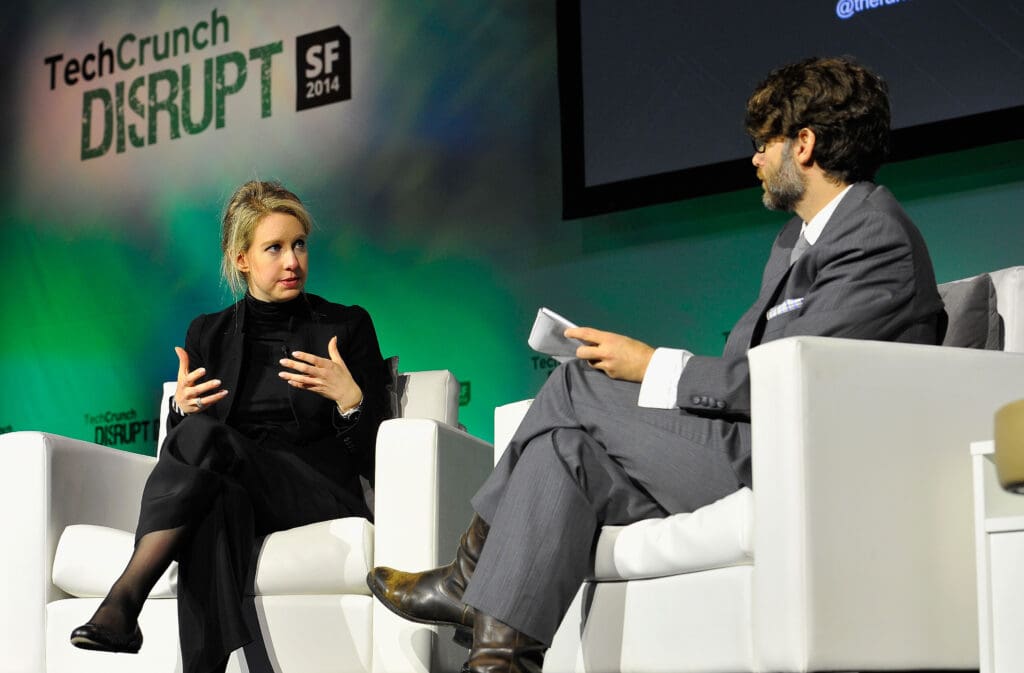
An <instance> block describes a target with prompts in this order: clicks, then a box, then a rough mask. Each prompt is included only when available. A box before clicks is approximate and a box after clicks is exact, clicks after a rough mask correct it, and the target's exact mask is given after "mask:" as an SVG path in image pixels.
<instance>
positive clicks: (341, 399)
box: [278, 336, 363, 412]
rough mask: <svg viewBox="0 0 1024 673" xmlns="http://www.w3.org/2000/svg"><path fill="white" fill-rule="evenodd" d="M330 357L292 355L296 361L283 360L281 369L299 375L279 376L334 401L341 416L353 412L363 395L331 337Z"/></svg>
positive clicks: (283, 374)
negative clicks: (343, 413)
mask: <svg viewBox="0 0 1024 673" xmlns="http://www.w3.org/2000/svg"><path fill="white" fill-rule="evenodd" d="M327 353H328V355H330V358H329V359H328V358H322V357H318V356H316V355H312V354H310V353H303V352H302V351H295V352H294V353H292V358H294V359H290V358H282V359H281V366H283V367H287V368H288V369H294V370H295V372H297V373H293V372H288V371H283V372H281V373H280V374H278V376H280V377H281V378H282V379H285V380H286V381H288V383H289V384H290V385H292V386H294V387H296V388H301V389H302V390H311V391H313V392H314V393H317V394H318V395H322V396H324V397H326V398H327V399H329V400H334V402H336V403H337V405H338V409H339V410H340V411H342V412H345V411H348V410H350V409H354V408H355V407H356V406H358V405H359V403H360V402H362V401H363V391H362V389H360V387H359V385H358V384H357V383H356V382H355V379H353V378H352V373H351V372H349V370H348V366H346V365H345V361H344V360H342V359H341V354H340V353H339V352H338V337H336V336H334V337H331V340H330V341H329V342H327Z"/></svg>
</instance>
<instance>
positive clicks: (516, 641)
mask: <svg viewBox="0 0 1024 673" xmlns="http://www.w3.org/2000/svg"><path fill="white" fill-rule="evenodd" d="M547 649H548V647H547V645H545V644H544V643H542V642H540V641H539V640H534V639H533V638H531V637H530V636H528V635H526V634H525V633H520V632H519V631H516V630H515V629H513V628H512V627H511V626H509V625H508V624H505V623H504V622H502V621H499V620H497V619H495V618H494V617H491V616H490V615H485V614H484V613H482V612H477V613H476V619H475V622H474V624H473V649H471V650H470V651H469V661H467V662H466V663H465V664H464V665H463V666H462V673H541V668H542V667H543V665H544V652H545V651H546V650H547Z"/></svg>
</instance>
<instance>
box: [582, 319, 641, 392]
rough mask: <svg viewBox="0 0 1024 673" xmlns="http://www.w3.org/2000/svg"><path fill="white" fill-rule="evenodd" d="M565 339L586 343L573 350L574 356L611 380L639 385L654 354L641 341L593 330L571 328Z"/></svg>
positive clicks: (590, 328)
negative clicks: (585, 361) (574, 351)
mask: <svg viewBox="0 0 1024 673" xmlns="http://www.w3.org/2000/svg"><path fill="white" fill-rule="evenodd" d="M565 336H567V337H568V338H570V339H579V340H580V341H586V342H588V344H587V345H585V346H580V347H579V348H577V349H576V357H578V358H580V359H581V360H587V361H589V362H590V366H591V367H593V368H594V369H600V370H601V371H603V372H604V373H605V374H607V375H608V376H610V377H611V378H613V379H621V380H623V381H633V382H635V383H641V382H642V381H643V380H644V374H645V373H646V372H647V365H648V364H650V362H651V356H652V355H654V349H653V348H651V347H650V346H648V345H647V344H645V343H644V342H642V341H637V340H636V339H631V338H629V337H627V336H622V335H621V334H615V333H614V332H602V331H601V330H596V329H594V328H592V327H570V328H569V329H567V330H565Z"/></svg>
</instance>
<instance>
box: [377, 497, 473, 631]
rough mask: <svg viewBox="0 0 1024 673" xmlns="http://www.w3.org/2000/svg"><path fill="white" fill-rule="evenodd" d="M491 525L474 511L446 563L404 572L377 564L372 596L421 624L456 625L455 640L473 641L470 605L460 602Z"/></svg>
mask: <svg viewBox="0 0 1024 673" xmlns="http://www.w3.org/2000/svg"><path fill="white" fill-rule="evenodd" d="M488 530H490V526H489V525H487V522H486V521H484V520H483V519H481V518H480V516H479V515H477V514H474V515H473V520H472V521H470V524H469V529H468V530H467V531H466V532H465V534H463V536H462V539H461V540H459V547H458V549H457V550H456V552H455V560H454V561H452V562H451V563H449V564H448V565H445V566H441V567H440V568H434V569H433V570H426V571H424V572H420V573H407V572H402V571H401V570H395V569H393V568H386V567H383V566H378V567H376V568H374V569H373V570H371V571H370V574H369V575H367V577H366V583H367V584H368V585H369V587H370V591H372V592H373V595H374V596H376V597H377V599H378V600H380V602H381V603H383V604H384V605H386V606H387V607H388V608H389V609H390V610H391V611H392V612H394V613H395V614H397V615H399V616H401V617H404V618H406V619H409V620H411V621H414V622H420V623H422V624H448V625H450V626H454V627H455V642H456V643H459V644H460V645H462V646H463V647H469V646H470V645H471V644H472V639H473V634H472V629H473V608H471V607H469V606H468V605H466V604H465V603H463V602H462V594H463V592H465V590H466V584H467V583H468V582H469V578H470V577H471V576H472V575H473V570H474V568H476V562H477V559H479V558H480V551H481V550H482V549H483V547H484V541H485V540H486V539H487V531H488Z"/></svg>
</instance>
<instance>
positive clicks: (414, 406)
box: [157, 369, 459, 451]
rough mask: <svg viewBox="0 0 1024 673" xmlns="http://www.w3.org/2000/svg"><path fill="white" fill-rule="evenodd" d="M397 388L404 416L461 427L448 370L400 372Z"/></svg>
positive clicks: (169, 388) (168, 387)
mask: <svg viewBox="0 0 1024 673" xmlns="http://www.w3.org/2000/svg"><path fill="white" fill-rule="evenodd" d="M176 386H177V383H176V382H175V381H167V382H165V383H164V385H163V395H162V397H161V398H160V435H159V438H158V440H157V450H158V451H159V449H160V447H161V446H163V443H164V437H165V436H166V435H167V414H168V413H169V412H170V399H171V397H173V396H174V390H175V387H176ZM394 388H395V395H396V397H397V402H398V408H399V413H398V415H399V416H400V417H401V418H429V419H432V420H435V421H438V422H440V423H446V424H448V425H451V426H453V427H458V425H459V382H458V380H457V379H456V378H455V376H454V375H453V374H452V373H451V372H450V371H448V370H447V369H437V370H431V371H423V372H406V373H399V374H398V375H397V381H396V383H395V386H394Z"/></svg>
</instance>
